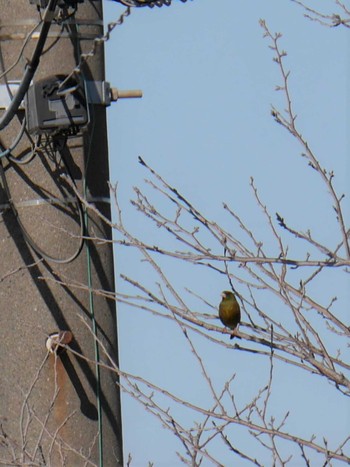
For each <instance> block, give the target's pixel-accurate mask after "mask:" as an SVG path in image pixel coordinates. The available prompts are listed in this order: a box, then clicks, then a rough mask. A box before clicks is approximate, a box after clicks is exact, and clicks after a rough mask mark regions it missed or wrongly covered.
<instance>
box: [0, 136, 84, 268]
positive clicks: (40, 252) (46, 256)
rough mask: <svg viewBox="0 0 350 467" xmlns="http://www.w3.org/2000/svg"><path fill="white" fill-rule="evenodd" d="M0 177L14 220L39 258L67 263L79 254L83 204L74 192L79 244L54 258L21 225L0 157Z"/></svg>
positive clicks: (82, 240) (81, 240)
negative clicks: (64, 256) (72, 250)
mask: <svg viewBox="0 0 350 467" xmlns="http://www.w3.org/2000/svg"><path fill="white" fill-rule="evenodd" d="M0 149H1V145H0ZM61 158H62V161H63V164H64V167H65V170H66V174H67V175H68V177H69V179H70V180H71V182H72V183H73V184H74V185H75V182H74V178H73V176H72V174H71V172H70V169H69V167H68V164H67V162H66V160H65V158H64V156H63V154H61ZM0 177H1V180H2V184H3V188H4V191H5V193H6V195H7V198H8V202H9V205H10V206H11V209H12V212H13V214H14V216H15V218H16V220H17V223H18V225H19V227H20V229H21V231H22V235H23V237H24V239H25V241H26V242H27V243H28V244H29V245H30V246H31V247H32V249H33V250H34V251H35V252H36V253H37V254H38V255H39V256H40V257H41V258H43V259H44V260H45V261H48V262H53V263H58V264H67V263H71V262H72V261H74V260H75V259H76V258H77V257H78V256H79V255H80V253H81V250H82V248H83V245H84V242H85V240H84V234H85V222H84V211H83V206H82V204H81V201H80V200H79V198H78V196H77V195H76V194H75V200H76V204H77V206H78V213H79V224H80V233H79V238H80V242H79V246H78V248H77V249H76V251H75V252H74V253H73V254H72V255H71V256H70V257H68V258H64V259H60V258H55V257H53V256H51V255H49V254H47V253H46V252H45V251H44V250H43V249H42V248H41V247H40V246H39V245H37V243H36V242H35V241H34V240H33V239H32V237H31V236H30V234H29V233H28V231H27V229H26V228H25V227H24V225H23V223H22V221H21V219H20V216H19V214H18V212H17V209H16V207H15V205H14V203H13V201H12V198H11V192H10V188H9V186H8V183H7V179H6V174H5V170H4V167H3V164H2V160H1V159H0ZM43 199H44V198H43Z"/></svg>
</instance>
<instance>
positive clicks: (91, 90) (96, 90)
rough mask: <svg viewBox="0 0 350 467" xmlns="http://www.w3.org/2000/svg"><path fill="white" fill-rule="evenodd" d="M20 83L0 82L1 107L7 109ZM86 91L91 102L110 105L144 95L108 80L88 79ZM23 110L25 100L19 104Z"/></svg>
mask: <svg viewBox="0 0 350 467" xmlns="http://www.w3.org/2000/svg"><path fill="white" fill-rule="evenodd" d="M19 85H20V82H19V81H11V82H9V83H8V84H7V85H6V84H0V109H7V108H8V106H9V105H10V102H11V100H12V96H13V95H15V94H16V92H17V89H18V87H19ZM85 85H86V92H87V98H88V102H89V104H97V105H105V106H109V105H111V103H112V102H116V101H117V100H118V99H132V98H140V97H142V91H140V90H138V89H136V90H123V91H121V90H119V89H116V88H111V85H110V83H108V82H107V81H86V82H85ZM19 109H21V110H23V109H24V105H23V102H22V104H21V105H20V106H19Z"/></svg>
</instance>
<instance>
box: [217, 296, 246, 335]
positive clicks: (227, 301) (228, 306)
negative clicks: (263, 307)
mask: <svg viewBox="0 0 350 467" xmlns="http://www.w3.org/2000/svg"><path fill="white" fill-rule="evenodd" d="M221 297H222V300H221V302H220V305H219V318H220V320H221V322H222V324H223V325H224V326H227V327H228V328H230V329H232V334H231V336H230V339H233V338H234V337H235V330H236V328H237V326H238V324H239V322H240V321H241V310H240V307H239V303H238V302H237V300H236V297H235V294H234V293H233V292H230V291H228V290H224V291H223V292H222V294H221Z"/></svg>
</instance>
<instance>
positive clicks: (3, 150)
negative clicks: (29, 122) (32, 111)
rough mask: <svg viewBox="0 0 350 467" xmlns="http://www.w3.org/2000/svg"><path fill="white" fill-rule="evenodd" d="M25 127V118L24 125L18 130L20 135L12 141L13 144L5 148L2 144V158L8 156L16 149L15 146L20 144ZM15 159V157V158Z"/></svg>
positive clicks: (0, 155)
mask: <svg viewBox="0 0 350 467" xmlns="http://www.w3.org/2000/svg"><path fill="white" fill-rule="evenodd" d="M25 128H26V119H25V118H24V119H23V121H22V125H21V128H20V130H19V132H18V135H17V136H16V138H15V139H14V141H13V142H12V144H11V146H10V147H9V148H7V149H5V148H4V147H3V146H2V144H0V151H1V152H0V159H1V158H2V157H6V156H9V155H10V154H11V152H12V151H13V150H14V149H15V147H16V146H17V145H18V143H19V142H20V141H21V139H22V136H23V134H24V131H25ZM14 159H15V158H14Z"/></svg>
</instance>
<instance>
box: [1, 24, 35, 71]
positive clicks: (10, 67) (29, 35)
mask: <svg viewBox="0 0 350 467" xmlns="http://www.w3.org/2000/svg"><path fill="white" fill-rule="evenodd" d="M41 23H42V20H40V21H39V22H38V23H37V24H36V25H35V26H34V27H33V29H32V30H31V31H29V33H28V34H27V36H26V38H25V39H24V42H23V44H22V47H21V50H20V51H19V54H18V56H17V58H16V60H15V61H14V63H13V64H12V65H10V66H9V67H8V68H6V70H4V71H3V72H2V73H0V78H3V77H4V76H6V75H7V74H8V73H9V72H10V71H11V70H13V68H14V67H15V66H16V65H17V64H18V62H19V61H20V60H21V58H22V55H23V52H24V49H25V48H26V45H27V43H28V41H29V39H30V38H31V37H32V35H33V34H34V32H35V30H36V29H37V28H38V27H39V26H40V25H41Z"/></svg>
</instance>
